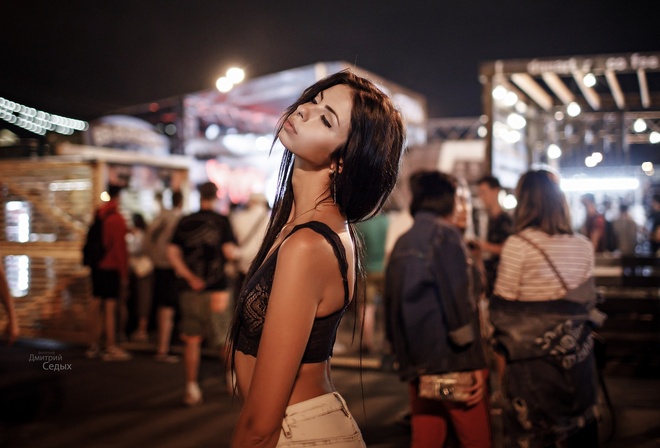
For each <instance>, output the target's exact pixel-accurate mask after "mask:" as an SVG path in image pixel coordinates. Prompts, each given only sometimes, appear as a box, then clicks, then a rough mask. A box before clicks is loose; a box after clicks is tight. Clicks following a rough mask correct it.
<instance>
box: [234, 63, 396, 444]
mask: <svg viewBox="0 0 660 448" xmlns="http://www.w3.org/2000/svg"><path fill="white" fill-rule="evenodd" d="M277 136H278V138H279V140H280V141H281V142H282V144H283V145H284V147H285V148H286V149H287V150H286V151H285V155H284V158H283V161H282V166H281V169H280V188H279V192H278V196H277V197H276V200H275V204H274V207H273V212H272V215H271V219H270V222H269V227H268V231H267V233H266V236H265V238H264V242H263V244H262V246H261V249H260V250H259V253H258V254H257V256H256V258H255V260H254V261H253V263H252V266H251V267H250V270H249V272H248V275H247V277H246V281H245V286H244V288H243V291H242V293H241V296H240V298H239V301H238V304H237V309H236V316H235V319H234V323H233V325H232V331H231V339H230V340H231V342H232V349H233V361H232V364H233V368H234V370H235V375H236V382H237V388H238V393H239V395H240V397H241V398H242V400H243V408H242V410H241V414H240V416H239V420H238V423H237V426H236V429H235V432H234V436H233V440H232V446H234V447H241V448H243V447H252V446H259V447H262V446H263V447H273V446H296V445H297V444H301V446H302V444H306V443H307V444H308V443H314V442H318V441H323V443H324V444H332V445H333V446H346V447H353V446H357V447H360V446H364V442H363V441H362V436H361V433H360V430H359V429H358V427H357V425H356V424H355V421H354V420H353V418H352V416H351V414H350V413H349V411H348V409H347V407H346V403H345V402H344V400H343V398H342V397H341V396H340V395H339V394H338V393H337V392H336V391H335V388H334V386H333V384H332V380H331V378H330V357H331V355H332V347H333V344H334V341H335V337H336V332H337V326H338V325H339V321H340V319H341V317H342V315H343V314H344V312H345V310H346V308H347V306H348V305H349V303H350V302H351V300H352V299H353V297H354V295H355V292H356V291H357V290H358V289H360V288H358V287H357V284H358V279H359V278H361V277H362V269H361V261H360V256H359V253H360V252H359V250H358V249H357V246H358V245H357V244H356V240H355V238H354V229H353V223H356V222H358V221H360V220H363V219H365V218H368V217H370V216H373V215H374V214H375V213H377V212H378V210H380V208H381V207H382V205H383V203H384V202H385V200H386V199H387V197H388V195H389V193H390V192H391V190H392V188H393V187H394V184H395V182H396V177H397V173H398V168H399V161H400V157H401V153H402V149H403V143H404V128H403V122H402V119H401V116H400V114H399V112H398V111H397V110H396V109H395V108H394V106H393V104H392V102H391V101H390V99H389V98H388V97H387V96H386V95H384V94H383V93H382V92H381V91H380V90H379V89H378V88H377V87H376V86H374V85H373V84H372V83H371V82H369V81H368V80H366V79H364V78H361V77H358V76H356V75H354V74H352V73H350V72H348V71H344V72H340V73H337V74H334V75H331V76H329V77H327V78H325V79H323V80H321V81H319V82H317V83H316V84H314V85H312V86H311V87H309V88H308V89H307V90H305V92H304V93H303V94H302V96H301V97H300V98H299V99H298V101H296V102H295V103H294V104H293V105H291V106H290V107H289V108H288V109H287V110H286V111H285V113H284V115H283V117H282V119H281V121H280V125H279V127H278V132H277ZM305 446H307V445H305Z"/></svg>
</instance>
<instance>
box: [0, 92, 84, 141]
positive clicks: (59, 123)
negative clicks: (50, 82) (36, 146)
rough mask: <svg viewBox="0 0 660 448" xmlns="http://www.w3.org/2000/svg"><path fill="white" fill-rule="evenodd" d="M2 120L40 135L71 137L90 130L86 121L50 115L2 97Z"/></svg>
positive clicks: (0, 113)
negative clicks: (54, 133) (52, 133)
mask: <svg viewBox="0 0 660 448" xmlns="http://www.w3.org/2000/svg"><path fill="white" fill-rule="evenodd" d="M0 119H3V120H4V121H6V122H7V123H11V124H13V125H16V126H18V127H20V128H23V129H26V130H28V131H30V132H34V133H35V134H39V135H45V134H46V132H49V131H51V132H57V133H58V134H64V135H71V134H73V133H74V132H75V131H86V130H87V129H88V128H89V124H88V123H87V122H86V121H83V120H76V119H74V118H67V117H62V116H60V115H55V114H50V113H48V112H44V111H41V110H37V109H35V108H33V107H28V106H25V105H23V104H19V103H16V102H14V101H10V100H8V99H5V98H2V97H0Z"/></svg>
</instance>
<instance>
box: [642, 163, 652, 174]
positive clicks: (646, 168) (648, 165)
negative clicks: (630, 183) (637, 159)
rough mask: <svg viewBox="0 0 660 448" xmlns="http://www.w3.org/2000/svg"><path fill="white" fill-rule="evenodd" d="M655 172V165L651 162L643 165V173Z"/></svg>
mask: <svg viewBox="0 0 660 448" xmlns="http://www.w3.org/2000/svg"><path fill="white" fill-rule="evenodd" d="M652 170H653V163H651V162H644V163H642V171H644V172H648V171H652Z"/></svg>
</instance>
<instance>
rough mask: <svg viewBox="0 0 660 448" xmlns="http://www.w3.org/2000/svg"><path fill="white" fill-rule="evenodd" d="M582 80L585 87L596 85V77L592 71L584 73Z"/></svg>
mask: <svg viewBox="0 0 660 448" xmlns="http://www.w3.org/2000/svg"><path fill="white" fill-rule="evenodd" d="M582 81H583V82H584V85H585V86H587V87H593V86H595V85H596V77H595V76H594V74H593V73H587V74H586V75H584V78H582Z"/></svg>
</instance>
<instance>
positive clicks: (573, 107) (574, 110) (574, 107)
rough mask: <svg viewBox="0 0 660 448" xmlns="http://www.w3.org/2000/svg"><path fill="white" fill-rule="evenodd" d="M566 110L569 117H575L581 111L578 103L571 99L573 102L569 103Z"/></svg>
mask: <svg viewBox="0 0 660 448" xmlns="http://www.w3.org/2000/svg"><path fill="white" fill-rule="evenodd" d="M566 112H567V113H568V115H570V116H571V117H577V116H578V115H580V112H582V109H580V105H579V104H578V103H576V102H575V101H573V102H572V103H571V104H569V105H568V107H567V108H566Z"/></svg>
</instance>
